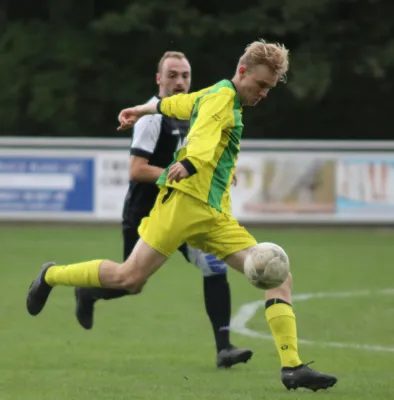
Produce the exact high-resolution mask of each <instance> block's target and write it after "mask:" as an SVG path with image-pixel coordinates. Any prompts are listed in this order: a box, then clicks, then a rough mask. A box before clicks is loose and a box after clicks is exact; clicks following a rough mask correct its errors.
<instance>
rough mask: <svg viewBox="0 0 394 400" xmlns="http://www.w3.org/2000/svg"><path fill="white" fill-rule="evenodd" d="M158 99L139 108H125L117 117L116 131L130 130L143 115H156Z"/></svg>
mask: <svg viewBox="0 0 394 400" xmlns="http://www.w3.org/2000/svg"><path fill="white" fill-rule="evenodd" d="M158 103H159V100H158V99H152V100H151V101H150V102H148V103H146V104H142V105H140V106H135V107H130V108H125V109H124V110H122V111H121V112H120V114H119V116H118V121H119V124H120V125H119V126H118V129H117V130H118V131H124V130H127V129H130V128H131V127H133V126H134V125H135V123H136V122H137V121H138V120H139V119H140V118H141V117H143V116H144V115H149V114H157V104H158Z"/></svg>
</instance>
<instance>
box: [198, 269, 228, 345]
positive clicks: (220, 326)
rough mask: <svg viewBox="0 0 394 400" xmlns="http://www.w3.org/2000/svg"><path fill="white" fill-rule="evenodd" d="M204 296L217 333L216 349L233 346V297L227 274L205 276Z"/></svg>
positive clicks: (214, 330)
mask: <svg viewBox="0 0 394 400" xmlns="http://www.w3.org/2000/svg"><path fill="white" fill-rule="evenodd" d="M204 298H205V308H206V310H207V313H208V316H209V319H210V320H211V324H212V328H213V332H214V335H215V341H216V349H217V351H218V352H219V351H220V350H223V349H226V348H229V347H231V345H230V330H229V329H230V318H231V297H230V286H229V284H228V281H227V275H226V274H220V275H213V276H206V277H204Z"/></svg>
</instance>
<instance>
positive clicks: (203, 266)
mask: <svg viewBox="0 0 394 400" xmlns="http://www.w3.org/2000/svg"><path fill="white" fill-rule="evenodd" d="M187 255H188V257H187V258H188V260H189V262H191V263H192V264H193V265H194V266H196V267H197V268H198V269H199V270H200V271H201V273H202V276H203V277H205V278H206V277H209V276H215V275H224V274H226V273H227V264H226V263H225V262H224V261H222V260H219V259H218V258H217V257H216V256H215V255H213V254H208V253H205V252H203V251H202V250H199V249H196V248H194V247H191V246H189V245H187Z"/></svg>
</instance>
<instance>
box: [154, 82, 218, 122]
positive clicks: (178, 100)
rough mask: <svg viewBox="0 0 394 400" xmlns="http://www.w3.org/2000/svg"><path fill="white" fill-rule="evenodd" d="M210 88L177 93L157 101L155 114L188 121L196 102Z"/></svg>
mask: <svg viewBox="0 0 394 400" xmlns="http://www.w3.org/2000/svg"><path fill="white" fill-rule="evenodd" d="M210 89H211V87H208V88H205V89H202V90H200V91H198V92H193V93H187V94H186V93H179V94H177V95H174V96H170V97H165V98H164V99H162V100H160V101H159V104H158V105H157V112H159V113H161V114H164V115H166V116H167V117H170V118H177V119H181V120H188V119H190V117H191V114H192V111H193V107H194V104H195V103H196V100H197V99H198V98H199V97H200V96H202V95H203V94H205V93H206V92H208V90H210Z"/></svg>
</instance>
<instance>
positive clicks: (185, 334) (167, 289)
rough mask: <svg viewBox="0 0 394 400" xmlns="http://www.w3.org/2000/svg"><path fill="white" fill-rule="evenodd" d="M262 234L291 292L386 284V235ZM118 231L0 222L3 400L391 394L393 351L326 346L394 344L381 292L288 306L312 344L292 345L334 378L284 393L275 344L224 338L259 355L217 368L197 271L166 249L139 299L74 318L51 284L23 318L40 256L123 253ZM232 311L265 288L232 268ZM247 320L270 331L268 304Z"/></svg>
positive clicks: (391, 247)
mask: <svg viewBox="0 0 394 400" xmlns="http://www.w3.org/2000/svg"><path fill="white" fill-rule="evenodd" d="M254 233H255V235H256V237H257V238H258V239H259V240H260V241H263V240H269V241H274V242H277V243H279V244H281V245H283V246H284V247H285V249H286V250H287V251H288V253H289V255H290V257H291V260H292V271H293V276H294V279H295V282H294V292H295V293H315V292H338V291H355V290H364V289H370V290H373V291H375V290H379V289H385V288H392V287H394V282H393V281H394V280H393V277H394V271H393V263H392V260H393V259H394V233H391V232H389V231H387V232H384V231H374V230H365V231H361V230H360V231H356V230H353V231H352V230H346V229H343V230H340V229H339V230H324V229H319V230H312V229H306V230H294V229H293V230H287V229H275V230H272V231H270V230H265V231H264V230H254ZM120 240H121V235H120V231H119V229H117V228H114V227H95V226H92V227H86V226H81V227H78V226H73V227H54V226H52V227H49V228H45V227H44V226H42V227H41V228H40V227H38V226H31V227H6V226H0V244H1V245H0V246H1V272H2V291H1V294H0V315H1V324H0V399H1V400H66V399H67V400H82V399H83V400H86V399H94V400H110V399H111V400H112V399H114V400H123V399H127V400H131V399H133V400H137V399H141V400H142V399H144V400H145V399H149V400H152V399H155V400H161V399H163V400H181V399H182V400H188V399H199V400H221V399H223V400H224V399H225V400H252V399H273V400H276V399H278V400H282V399H292V400H295V399H304V398H312V397H313V398H322V399H335V400H345V399H346V400H364V399H374V400H380V399H384V400H389V399H392V398H394V391H393V389H392V388H393V385H392V384H391V383H390V381H391V379H392V368H393V365H394V353H386V352H376V351H366V350H355V349H349V348H342V349H338V348H330V347H326V346H324V343H325V342H342V343H345V344H346V343H358V344H368V345H381V346H389V347H390V346H391V347H394V323H393V320H394V318H393V317H394V306H393V300H394V299H393V298H392V297H391V296H389V295H386V296H384V295H379V294H375V295H370V296H368V295H366V296H360V297H349V298H344V299H338V298H321V299H313V300H309V301H304V302H301V301H300V302H296V303H295V309H296V313H297V321H298V332H299V336H300V338H302V339H307V340H311V341H314V342H317V344H315V345H300V353H301V357H302V359H303V360H305V361H310V360H315V362H316V363H315V365H314V367H316V368H318V369H321V370H324V371H326V372H330V373H335V374H337V375H338V377H339V383H338V385H337V386H336V387H335V388H333V389H330V390H329V391H326V392H318V393H313V392H308V391H302V390H298V391H297V392H288V391H287V390H285V388H284V387H283V386H282V384H281V382H280V380H279V373H280V368H279V361H278V357H277V354H276V350H275V348H274V345H273V342H272V341H270V340H263V339H258V338H249V337H245V336H241V335H238V334H235V333H233V334H232V340H233V342H234V344H236V345H238V346H248V347H250V348H252V349H253V350H254V351H255V355H254V357H253V359H252V361H251V362H249V363H248V364H246V365H240V366H236V367H235V368H233V369H230V370H226V371H218V370H216V368H215V352H214V345H213V339H212V333H211V328H210V324H209V322H208V318H207V317H206V315H205V311H204V305H203V296H202V279H201V276H200V274H199V272H198V271H197V270H195V269H194V268H193V267H192V266H190V265H187V264H185V262H184V261H183V260H182V259H181V257H180V256H178V255H176V256H174V257H173V258H172V259H171V260H170V261H169V262H168V263H167V264H166V265H165V267H163V268H162V270H161V271H159V273H158V274H157V275H156V276H155V277H153V278H152V280H151V282H150V283H149V285H147V287H146V288H145V289H144V292H143V294H142V295H140V296H136V297H133V298H131V297H130V298H127V299H121V300H114V301H112V302H103V301H102V302H100V303H99V304H98V306H97V313H96V320H95V327H94V329H93V330H92V331H90V332H86V331H84V330H82V329H81V328H80V327H79V326H78V325H77V323H76V321H75V318H74V314H73V312H74V299H73V294H72V290H71V289H69V288H57V289H56V290H55V291H54V293H53V294H52V295H51V298H50V301H49V303H48V305H47V307H46V308H45V310H44V311H43V313H42V314H41V315H39V316H38V317H36V318H32V317H30V316H29V315H28V314H27V312H26V311H25V296H26V292H27V288H28V286H29V284H30V281H31V280H32V279H33V278H34V277H35V275H36V273H37V272H38V270H39V268H40V265H41V263H42V262H43V261H46V260H52V259H54V260H56V261H57V262H58V263H62V264H63V263H70V262H74V261H82V260H89V259H93V258H101V257H103V258H113V259H119V258H120V254H121V242H120ZM229 276H230V281H231V287H232V298H233V310H234V312H233V313H236V311H237V310H238V308H239V307H240V306H241V305H242V304H245V303H249V302H253V301H256V300H259V299H261V298H262V295H263V292H260V291H259V290H257V289H255V288H253V287H251V286H250V285H249V284H248V283H247V282H246V280H245V279H243V278H242V277H241V276H240V275H239V274H237V273H235V272H232V271H231V272H230V274H229ZM248 327H249V328H250V329H253V330H255V331H259V332H268V331H267V324H266V322H265V316H264V310H263V309H259V310H258V311H257V313H256V315H255V317H254V318H253V319H252V320H251V321H250V322H249V324H248Z"/></svg>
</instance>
